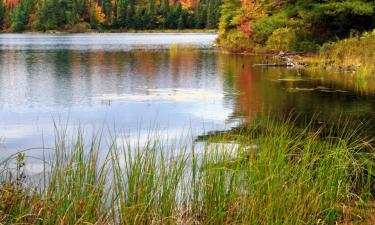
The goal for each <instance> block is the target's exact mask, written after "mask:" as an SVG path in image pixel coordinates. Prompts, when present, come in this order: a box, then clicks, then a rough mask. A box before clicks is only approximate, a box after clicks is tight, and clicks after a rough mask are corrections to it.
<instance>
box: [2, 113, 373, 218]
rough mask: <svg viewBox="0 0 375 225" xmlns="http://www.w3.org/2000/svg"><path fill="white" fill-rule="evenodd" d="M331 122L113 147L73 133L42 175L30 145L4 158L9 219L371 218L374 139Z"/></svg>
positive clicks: (268, 125) (63, 138)
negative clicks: (32, 166)
mask: <svg viewBox="0 0 375 225" xmlns="http://www.w3.org/2000/svg"><path fill="white" fill-rule="evenodd" d="M323 126H325V125H322V127H323ZM322 130H323V128H318V129H316V128H315V127H314V128H313V126H312V125H308V126H306V128H303V129H301V128H295V127H294V126H293V125H292V123H291V122H287V123H279V122H277V121H275V120H272V119H259V120H257V121H255V122H254V123H253V124H252V126H251V127H246V128H243V129H239V130H238V131H237V132H226V133H222V134H216V135H211V136H210V137H208V138H207V140H205V141H204V142H200V141H195V142H193V143H191V144H186V145H171V144H166V143H164V142H163V141H161V140H159V139H158V138H157V137H155V138H153V137H150V138H149V139H148V140H147V141H145V142H142V143H141V142H137V143H131V142H130V141H118V138H112V139H111V141H110V142H109V144H106V145H105V147H104V146H103V144H102V143H103V142H104V141H103V140H102V138H101V135H93V136H91V138H89V139H87V138H84V137H85V135H84V134H83V133H82V132H77V134H76V135H75V136H74V138H67V135H66V133H64V132H63V133H62V135H60V134H59V135H56V136H57V138H56V146H55V147H54V151H53V154H51V156H50V158H49V157H46V158H45V159H43V161H45V162H46V163H45V164H44V165H45V169H44V171H43V173H42V174H40V175H39V179H36V178H35V177H38V176H33V178H31V177H30V176H29V175H28V173H27V171H26V169H25V165H24V164H25V163H26V165H27V152H25V153H20V154H18V155H16V156H15V157H13V158H10V159H7V160H6V161H3V162H1V163H0V165H1V168H2V169H1V170H0V171H1V177H0V223H2V224H336V223H345V222H348V223H349V222H350V223H361V224H363V223H364V224H366V223H367V222H369V217H368V216H369V213H370V212H371V210H372V208H371V204H372V202H373V201H374V200H373V194H374V165H375V164H374V162H375V161H374V160H375V154H374V149H373V146H372V145H371V142H370V141H371V140H369V139H366V138H363V137H362V138H359V137H357V135H356V133H355V132H356V129H353V128H350V129H349V128H348V127H343V128H342V129H340V130H339V131H337V129H335V130H332V132H329V133H328V135H324V136H322ZM324 130H327V127H325V129H324ZM328 130H329V127H328ZM176 146H178V147H176ZM176 148H177V149H176ZM25 156H26V158H25ZM12 166H13V167H14V168H13V167H12ZM38 180H40V181H38ZM369 224H370V223H369Z"/></svg>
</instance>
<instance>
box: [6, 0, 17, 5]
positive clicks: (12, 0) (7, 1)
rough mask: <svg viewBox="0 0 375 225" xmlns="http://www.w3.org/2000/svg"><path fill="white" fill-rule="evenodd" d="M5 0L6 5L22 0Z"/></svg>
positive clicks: (15, 3)
mask: <svg viewBox="0 0 375 225" xmlns="http://www.w3.org/2000/svg"><path fill="white" fill-rule="evenodd" d="M3 1H4V4H5V5H6V6H15V5H17V4H18V3H19V2H20V0H3Z"/></svg>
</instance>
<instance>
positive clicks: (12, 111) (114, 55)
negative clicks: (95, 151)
mask: <svg viewBox="0 0 375 225" xmlns="http://www.w3.org/2000/svg"><path fill="white" fill-rule="evenodd" d="M215 38H216V34H212V33H198V34H197V33H191V34H190V33H187V34H182V33H166V34H161V33H152V34H143V33H139V34H62V35H52V34H2V35H0V138H1V139H0V159H1V158H4V157H6V156H8V155H10V154H12V153H15V152H17V151H19V150H22V149H26V148H31V147H41V146H52V145H53V141H54V135H55V128H54V124H56V126H58V127H67V129H68V130H71V129H73V130H74V129H75V128H77V127H78V126H79V127H82V128H83V129H86V130H92V129H102V130H105V133H116V134H117V135H119V136H121V137H124V138H130V139H132V138H135V139H143V138H147V136H148V135H149V134H150V133H153V132H158V133H159V135H160V136H161V137H163V138H167V137H168V138H172V139H173V138H176V139H178V137H180V136H182V135H183V134H186V135H191V136H192V137H197V136H199V135H203V134H206V133H208V132H210V131H219V130H225V129H230V128H232V127H236V126H239V125H240V124H243V123H248V124H250V123H251V121H252V120H253V119H254V118H255V117H256V116H257V115H262V114H267V113H271V114H275V113H277V114H281V115H288V114H289V113H290V112H291V111H293V112H295V113H296V114H299V115H301V117H307V118H309V117H311V116H313V115H319V117H320V118H321V119H322V120H328V118H335V117H336V118H338V117H345V118H350V120H352V121H355V123H363V122H367V123H368V124H367V125H366V126H367V127H368V128H369V129H370V130H372V131H373V130H374V129H373V126H372V125H371V123H370V122H369V121H371V120H373V119H374V118H375V98H374V93H375V79H374V78H361V77H358V76H355V75H353V74H352V73H348V72H327V71H304V70H297V69H287V68H260V67H254V66H253V64H256V63H261V62H264V61H265V60H266V59H265V57H254V56H242V55H230V54H224V53H221V52H220V51H218V50H217V49H215V47H214V46H213V43H214V40H215ZM372 131H371V132H372ZM371 132H370V133H371ZM88 133H90V132H88ZM371 134H375V132H373V133H371Z"/></svg>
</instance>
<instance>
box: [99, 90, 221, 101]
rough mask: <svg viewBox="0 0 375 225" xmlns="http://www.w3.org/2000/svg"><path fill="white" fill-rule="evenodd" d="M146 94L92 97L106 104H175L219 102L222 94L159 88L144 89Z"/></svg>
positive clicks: (209, 91) (207, 91) (218, 92)
mask: <svg viewBox="0 0 375 225" xmlns="http://www.w3.org/2000/svg"><path fill="white" fill-rule="evenodd" d="M145 91H146V92H147V94H122V95H110V94H109V95H108V94H103V95H101V96H97V97H94V99H97V100H100V101H104V102H108V101H116V100H118V101H121V100H123V101H154V100H158V101H176V102H191V101H208V102H215V101H221V100H222V99H223V97H224V93H223V92H220V91H211V90H205V89H194V88H160V89H146V90H145Z"/></svg>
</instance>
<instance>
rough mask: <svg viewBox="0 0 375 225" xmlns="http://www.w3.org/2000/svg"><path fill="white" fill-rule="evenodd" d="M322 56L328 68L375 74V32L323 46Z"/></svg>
mask: <svg viewBox="0 0 375 225" xmlns="http://www.w3.org/2000/svg"><path fill="white" fill-rule="evenodd" d="M320 56H321V59H322V61H323V63H324V64H325V66H326V67H335V68H341V69H343V70H356V71H358V72H360V74H363V75H374V74H375V64H374V61H375V31H373V32H368V33H364V34H363V35H361V36H356V37H351V38H347V39H343V40H339V41H336V42H333V43H328V44H325V45H323V46H322V48H321V50H320Z"/></svg>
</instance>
